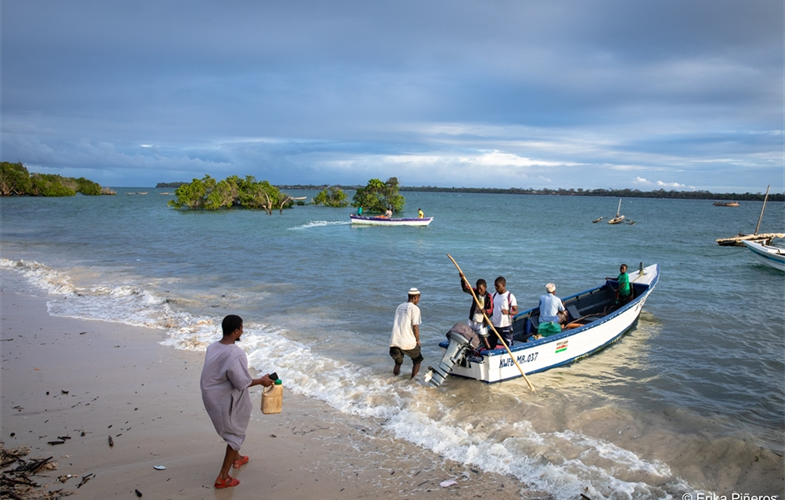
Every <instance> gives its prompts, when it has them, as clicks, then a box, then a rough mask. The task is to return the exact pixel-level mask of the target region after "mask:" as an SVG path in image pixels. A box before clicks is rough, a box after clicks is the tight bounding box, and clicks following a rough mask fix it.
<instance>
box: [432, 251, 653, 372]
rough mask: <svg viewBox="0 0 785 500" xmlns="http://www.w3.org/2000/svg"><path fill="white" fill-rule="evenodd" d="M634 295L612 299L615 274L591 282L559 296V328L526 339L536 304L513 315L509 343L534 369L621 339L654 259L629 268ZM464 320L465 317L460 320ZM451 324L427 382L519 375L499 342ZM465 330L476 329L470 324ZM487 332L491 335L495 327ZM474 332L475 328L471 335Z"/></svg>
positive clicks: (644, 292) (647, 286)
mask: <svg viewBox="0 0 785 500" xmlns="http://www.w3.org/2000/svg"><path fill="white" fill-rule="evenodd" d="M629 277H630V285H631V286H632V291H633V298H632V300H630V301H629V302H628V303H627V304H624V305H622V306H619V305H618V304H617V303H616V288H615V287H618V282H617V281H616V280H606V281H605V283H603V284H602V285H600V286H598V287H596V288H590V289H588V290H585V291H583V292H580V293H576V294H575V295H570V296H569V297H566V298H564V299H562V300H563V302H564V307H565V308H566V309H567V311H569V313H570V316H569V319H570V323H568V324H567V326H566V327H565V329H564V330H562V332H561V333H557V334H555V335H551V336H548V337H542V338H540V339H538V340H534V337H531V338H529V340H528V341H526V342H524V339H525V338H527V337H529V336H530V335H532V334H533V333H536V332H537V328H538V326H539V324H540V308H539V306H537V307H534V308H532V309H528V310H526V311H523V312H521V313H519V314H517V315H516V316H515V318H514V319H513V323H512V326H513V339H514V343H513V345H512V347H511V348H510V351H512V354H513V356H515V360H516V361H517V362H518V364H519V365H520V366H521V367H522V371H523V372H524V373H527V374H529V373H537V372H541V371H545V370H549V369H551V368H555V367H557V366H562V365H566V364H569V363H573V362H575V361H578V360H579V359H582V358H584V357H586V356H589V355H590V354H594V353H595V352H598V351H600V350H602V349H603V348H605V347H607V346H609V345H610V344H612V343H614V342H616V341H617V340H619V339H620V338H621V337H622V335H624V334H625V333H626V332H627V331H629V329H630V328H632V327H633V326H634V325H635V323H636V322H637V321H638V317H639V316H640V314H641V309H642V308H643V304H644V303H645V302H646V299H647V298H648V297H649V294H650V293H651V292H652V290H654V287H655V286H656V285H657V281H658V280H659V277H660V266H659V264H654V265H651V266H648V267H646V268H643V263H641V266H640V268H639V269H638V270H637V271H632V272H630V273H629ZM464 323H465V322H464ZM461 326H463V323H462V324H460V325H456V326H454V327H453V328H452V329H451V330H450V332H449V333H448V334H447V335H448V337H447V339H448V340H443V341H442V342H441V343H440V344H439V347H441V348H442V352H443V353H444V354H443V356H442V359H441V362H440V363H439V365H438V366H437V367H429V371H428V372H427V373H426V375H425V382H426V383H428V384H430V385H431V386H432V387H439V386H440V385H441V384H442V382H443V381H444V379H445V378H446V377H447V376H448V375H455V376H458V377H464V378H471V379H475V380H481V381H483V382H487V383H489V384H492V383H494V382H501V381H502V380H509V379H513V378H518V377H520V376H521V372H520V371H519V370H518V367H517V366H516V365H515V363H514V362H513V359H512V358H511V357H510V354H509V353H508V352H507V350H506V349H505V348H504V347H503V346H496V348H495V349H490V350H489V349H478V346H479V343H477V342H476V341H475V340H473V339H467V338H466V337H464V336H463V335H462V334H461V333H460V331H461V328H460V327H461ZM467 333H468V334H469V336H472V335H471V334H472V333H474V332H473V331H472V330H471V329H469V332H467ZM491 335H492V336H494V337H495V335H494V334H493V332H491ZM474 337H475V338H476V334H475V335H474Z"/></svg>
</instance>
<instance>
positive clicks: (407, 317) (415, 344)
mask: <svg viewBox="0 0 785 500" xmlns="http://www.w3.org/2000/svg"><path fill="white" fill-rule="evenodd" d="M419 303H420V291H419V290H417V289H416V288H410V289H409V300H408V301H406V302H404V303H403V304H401V305H399V306H398V307H397V308H396V309H395V321H394V323H393V329H392V336H391V337H390V356H392V358H393V361H395V367H394V368H393V374H394V375H398V374H399V373H401V365H402V364H403V355H404V354H405V355H407V356H409V357H410V358H412V364H413V365H412V377H411V378H414V377H415V376H416V375H417V372H418V371H420V363H422V360H423V357H422V354H420V323H421V320H420V308H419V307H417V304H419Z"/></svg>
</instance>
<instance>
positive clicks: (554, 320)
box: [537, 283, 568, 337]
mask: <svg viewBox="0 0 785 500" xmlns="http://www.w3.org/2000/svg"><path fill="white" fill-rule="evenodd" d="M545 291H546V292H548V293H546V294H545V295H541V296H540V325H539V326H538V327H537V333H539V334H540V335H542V336H543V337H547V336H549V335H553V334H556V333H560V332H561V325H562V323H566V322H567V315H568V313H567V310H566V309H565V308H564V303H563V302H562V301H561V299H560V298H559V297H557V296H556V295H555V294H556V285H554V284H553V283H548V284H547V285H545Z"/></svg>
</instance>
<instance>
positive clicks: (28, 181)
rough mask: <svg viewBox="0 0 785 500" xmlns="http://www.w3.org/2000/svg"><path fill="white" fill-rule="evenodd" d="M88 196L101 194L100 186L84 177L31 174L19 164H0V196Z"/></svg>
mask: <svg viewBox="0 0 785 500" xmlns="http://www.w3.org/2000/svg"><path fill="white" fill-rule="evenodd" d="M76 193H81V194H84V195H89V196H96V195H100V194H102V190H101V185H100V184H98V183H96V182H93V181H91V180H89V179H85V178H84V177H80V178H78V179H74V178H73V177H63V176H62V175H56V174H38V173H35V172H33V173H32V174H31V173H30V172H29V171H28V170H27V167H25V166H24V165H22V163H21V162H17V163H10V162H7V161H4V162H0V196H13V195H16V196H74V195H75V194H76Z"/></svg>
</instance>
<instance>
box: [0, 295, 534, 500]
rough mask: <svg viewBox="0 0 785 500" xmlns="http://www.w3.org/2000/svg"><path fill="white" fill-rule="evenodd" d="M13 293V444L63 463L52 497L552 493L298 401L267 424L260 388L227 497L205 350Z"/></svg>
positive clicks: (290, 399) (5, 362) (7, 323)
mask: <svg viewBox="0 0 785 500" xmlns="http://www.w3.org/2000/svg"><path fill="white" fill-rule="evenodd" d="M0 298H1V299H2V315H1V316H0V321H2V339H1V343H0V347H1V348H2V372H1V376H2V442H3V446H4V447H5V448H6V449H10V448H16V447H18V446H27V447H30V448H31V453H30V454H29V455H28V456H27V457H26V458H28V459H29V458H47V457H53V461H54V462H56V463H57V469H56V470H51V471H42V472H41V473H40V474H39V475H37V476H34V477H33V479H34V480H35V481H36V482H37V483H39V484H41V485H42V486H43V487H44V489H49V490H58V489H62V491H63V492H73V493H74V494H75V495H78V496H79V497H82V498H115V497H117V498H136V496H135V494H134V492H135V490H138V491H139V492H141V493H142V495H144V497H146V498H162V499H173V498H188V499H197V498H205V499H208V498H209V499H213V498H218V499H221V498H235V497H236V498H262V499H264V498H321V499H352V498H402V499H403V498H422V497H427V498H436V499H441V498H448V497H449V498H491V497H493V498H495V499H502V500H503V499H513V498H548V496H547V495H545V494H537V493H536V492H522V491H520V489H519V486H517V481H513V480H510V479H509V478H506V477H504V476H501V475H497V474H488V473H484V472H482V471H479V470H477V469H475V468H473V467H470V466H464V465H462V464H459V463H455V462H450V461H446V460H444V459H443V458H442V457H440V456H438V455H436V454H434V453H433V452H430V451H424V450H422V449H420V448H417V447H415V446H413V445H411V444H408V443H405V442H401V441H399V440H395V439H393V438H392V437H391V436H390V435H389V434H388V433H386V432H384V431H383V430H381V429H380V426H379V425H378V423H375V422H373V421H370V420H361V419H352V417H347V416H346V415H344V414H339V413H338V412H337V411H336V410H334V409H332V408H330V407H329V406H327V405H325V404H323V403H321V402H318V401H313V400H310V399H306V398H304V397H301V396H298V395H296V394H293V393H291V392H287V393H285V397H284V410H283V412H282V413H281V414H279V415H263V414H262V413H261V411H260V410H259V409H258V406H259V402H260V401H261V389H260V388H254V391H253V393H252V397H253V399H254V402H255V405H256V406H257V409H256V410H255V411H254V414H253V415H252V419H251V424H250V426H249V428H248V435H247V438H246V441H245V444H244V446H243V448H242V450H241V451H242V453H243V454H247V455H249V456H250V457H251V461H250V463H249V464H248V465H246V466H244V467H243V468H242V469H240V470H237V471H233V472H232V474H233V475H235V476H236V477H238V478H239V479H240V480H241V482H242V483H241V484H240V485H239V486H238V487H235V488H230V489H226V490H216V489H214V488H213V486H212V485H213V481H214V480H215V477H216V476H217V473H218V469H219V468H220V461H221V459H222V457H223V450H224V443H223V441H222V440H221V439H220V438H219V437H218V435H217V434H216V433H215V431H214V430H213V427H212V424H211V423H210V420H209V418H208V417H207V414H206V412H205V411H204V408H203V407H202V402H201V397H200V393H199V374H200V371H201V367H202V360H203V356H204V354H203V353H197V352H189V351H179V350H176V349H173V348H168V347H164V346H161V345H159V343H158V342H160V341H161V340H163V338H164V332H163V331H161V330H153V329H146V328H139V327H133V326H127V325H123V324H118V323H108V322H101V321H85V320H77V319H70V318H59V317H52V316H49V315H48V314H47V309H46V301H45V300H44V299H42V298H37V297H27V296H22V295H18V294H16V293H14V292H11V291H9V290H5V289H4V290H2V296H1V297H0ZM216 335H218V334H217V333H216ZM273 368H274V367H273ZM284 383H285V381H284ZM66 436H67V437H70V439H63V441H65V442H64V443H63V444H57V445H50V444H48V443H49V442H51V441H56V440H58V438H60V437H66ZM109 437H111V438H112V441H113V443H114V444H113V446H111V447H110V446H109ZM369 456H370V457H373V459H371V460H369V458H368V457H369ZM155 465H162V466H165V467H166V469H165V470H156V469H154V468H153V466H155ZM68 474H71V475H72V476H73V477H72V478H71V479H68V480H67V481H66V482H65V483H61V482H59V481H57V478H58V477H62V476H65V475H68ZM90 474H92V476H89V480H88V481H87V482H85V483H84V484H83V485H82V486H81V487H80V488H77V485H78V484H79V483H80V482H81V481H82V478H83V477H84V476H88V475H90ZM448 480H454V481H455V484H454V485H452V486H449V487H446V488H445V487H441V486H440V483H442V482H444V481H448Z"/></svg>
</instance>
